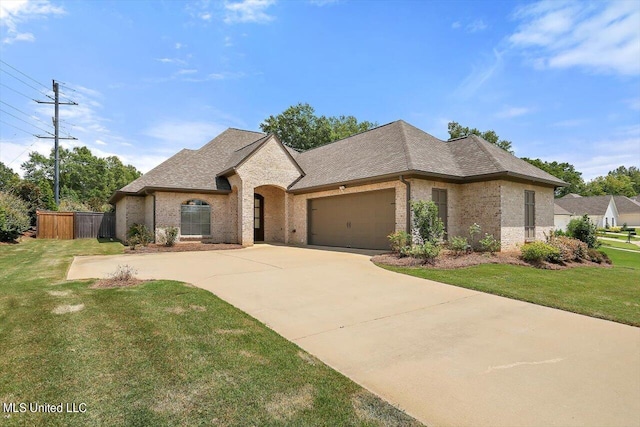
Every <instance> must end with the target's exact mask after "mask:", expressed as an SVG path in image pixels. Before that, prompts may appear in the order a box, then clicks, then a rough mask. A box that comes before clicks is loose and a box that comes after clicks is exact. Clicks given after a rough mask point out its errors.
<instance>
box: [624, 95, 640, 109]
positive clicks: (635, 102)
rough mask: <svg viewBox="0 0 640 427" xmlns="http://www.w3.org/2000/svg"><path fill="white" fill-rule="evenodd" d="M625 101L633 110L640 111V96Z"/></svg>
mask: <svg viewBox="0 0 640 427" xmlns="http://www.w3.org/2000/svg"><path fill="white" fill-rule="evenodd" d="M625 102H626V104H627V105H628V106H629V108H631V109H632V110H636V111H640V98H633V99H627V100H626V101H625Z"/></svg>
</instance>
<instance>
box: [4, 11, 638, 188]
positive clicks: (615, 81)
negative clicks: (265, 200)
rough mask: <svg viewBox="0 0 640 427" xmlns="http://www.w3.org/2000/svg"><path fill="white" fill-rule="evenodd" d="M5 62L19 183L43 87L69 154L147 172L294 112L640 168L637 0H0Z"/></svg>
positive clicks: (7, 136) (37, 142)
mask: <svg viewBox="0 0 640 427" xmlns="http://www.w3.org/2000/svg"><path fill="white" fill-rule="evenodd" d="M0 59H1V60H2V61H3V63H0V70H2V71H1V72H0V83H1V84H2V85H1V86H0V99H1V100H2V104H0V109H1V111H0V120H1V121H2V122H3V123H0V161H2V162H4V163H5V164H7V163H11V165H10V166H11V167H12V168H13V169H14V170H16V171H18V169H19V165H20V163H21V162H22V161H24V160H25V159H26V158H27V153H28V152H29V151H30V150H37V151H40V152H43V153H47V152H48V151H49V149H50V148H51V146H52V144H53V143H52V141H51V140H46V139H36V138H35V137H33V136H32V135H30V134H32V133H33V134H42V133H43V132H42V129H44V130H50V126H49V124H50V123H51V115H52V113H53V108H52V106H50V105H39V104H36V103H35V102H33V101H32V100H31V99H33V98H35V99H44V98H43V96H44V94H51V92H50V91H47V90H46V88H49V87H50V86H51V80H52V79H56V80H58V81H60V82H63V84H64V89H63V90H64V95H65V96H66V97H68V98H70V99H72V100H74V101H76V102H78V103H79V105H78V106H72V107H70V106H63V107H61V117H62V120H63V122H62V124H63V127H64V131H65V132H68V133H70V134H71V135H73V136H75V137H77V138H78V140H77V141H64V142H63V143H62V144H63V146H67V147H69V146H73V145H87V146H88V147H90V148H91V150H92V151H94V153H96V154H98V155H111V154H115V155H118V156H119V157H121V158H122V160H123V161H124V162H125V163H131V164H133V165H135V166H136V167H138V168H139V169H140V170H142V171H143V172H146V171H148V170H149V169H150V168H152V167H153V166H155V165H157V164H158V163H160V162H161V161H162V160H164V159H166V158H167V157H169V156H171V155H172V154H174V153H175V152H177V151H179V150H180V149H182V148H185V147H186V148H198V147H200V146H202V145H204V144H205V143H206V142H207V141H209V140H210V139H212V138H213V137H215V136H216V135H217V134H218V133H220V132H221V131H223V130H224V129H225V128H227V127H238V128H243V129H249V130H259V124H260V122H261V121H262V120H263V119H264V118H266V117H268V116H269V115H271V114H277V113H279V112H281V111H283V110H284V109H285V108H287V107H288V106H290V105H292V104H295V103H298V102H308V103H310V104H311V105H312V106H314V107H315V109H316V112H317V113H318V114H324V115H341V114H344V115H354V116H356V117H357V118H358V119H361V120H370V121H376V122H378V123H379V124H385V123H388V122H391V121H394V120H397V119H403V120H405V121H407V122H409V123H411V124H413V125H415V126H417V127H419V128H421V129H423V130H425V131H426V132H429V133H431V134H432V135H434V136H436V137H439V138H442V139H446V138H447V137H448V134H447V123H448V122H449V121H451V120H455V121H458V122H459V123H461V124H463V125H465V126H471V127H477V128H479V129H481V130H487V129H493V130H495V131H496V132H497V133H498V134H499V135H500V136H501V137H502V138H505V139H508V140H511V141H512V142H513V146H514V149H515V152H516V155H518V156H521V157H523V156H527V157H538V158H542V159H544V160H549V161H552V160H557V161H567V162H570V163H572V164H574V165H575V166H576V168H577V169H578V170H579V171H581V172H582V173H583V177H584V178H585V179H587V180H588V179H591V178H593V177H595V176H598V175H603V174H606V173H607V172H608V171H609V170H611V169H614V168H616V167H617V166H620V165H625V166H627V167H628V166H640V78H639V77H640V1H637V0H634V1H629V0H627V1H620V2H603V1H597V2H584V1H580V2H571V1H567V2H565V1H552V2H506V1H497V2H490V1H470V2H466V1H445V2H437V1H424V2H422V1H410V2H401V1H393V2H391V1H389V2H383V1H375V2H367V1H348V0H344V1H327V0H324V1H323V0H316V1H270V0H244V1H237V0H234V1H221V2H214V1H195V2H179V1H153V2H152V1H149V2H143V1H85V2H81V1H57V0H51V1H44V0H43V1H12V0H3V1H2V2H0ZM10 67H14V68H15V69H17V70H19V71H20V72H22V73H24V75H23V74H20V73H19V72H17V71H16V70H15V69H14V68H10ZM12 75H13V76H15V77H19V78H20V79H21V80H23V81H24V82H26V83H28V84H29V85H30V86H33V87H30V86H28V85H26V84H24V83H23V82H21V81H19V80H17V79H15V78H14V77H13V76H12ZM25 75H26V76H28V77H26V76H25ZM31 79H33V80H31ZM36 82H39V83H42V84H43V85H44V86H46V88H45V87H44V86H40V85H39V84H38V83H36ZM36 89H41V91H42V93H39V91H38V90H36ZM8 113H11V114H8ZM14 116H15V117H14ZM16 128H20V130H19V129H16ZM38 128H41V129H38Z"/></svg>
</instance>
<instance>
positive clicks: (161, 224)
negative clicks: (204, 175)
mask: <svg viewBox="0 0 640 427" xmlns="http://www.w3.org/2000/svg"><path fill="white" fill-rule="evenodd" d="M191 199H198V200H202V201H204V202H206V203H208V204H209V205H210V206H211V235H210V236H203V237H205V238H207V239H208V240H209V239H210V240H212V241H214V242H229V241H230V240H228V238H229V236H230V234H231V233H230V232H231V230H230V228H231V225H232V222H231V221H229V219H230V211H229V199H230V198H229V196H227V195H226V194H202V193H169V192H157V193H156V229H157V228H165V227H170V226H173V227H178V229H180V207H181V206H182V204H183V203H184V202H186V201H187V200H191Z"/></svg>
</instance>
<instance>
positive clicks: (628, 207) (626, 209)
mask: <svg viewBox="0 0 640 427" xmlns="http://www.w3.org/2000/svg"><path fill="white" fill-rule="evenodd" d="M613 201H614V202H616V208H617V209H618V213H619V214H629V213H640V203H639V202H636V201H635V200H633V199H631V198H629V197H625V196H613Z"/></svg>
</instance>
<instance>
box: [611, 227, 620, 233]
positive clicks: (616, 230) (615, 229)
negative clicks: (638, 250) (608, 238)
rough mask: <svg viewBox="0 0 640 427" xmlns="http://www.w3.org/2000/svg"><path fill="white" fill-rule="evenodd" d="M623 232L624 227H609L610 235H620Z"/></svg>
mask: <svg viewBox="0 0 640 427" xmlns="http://www.w3.org/2000/svg"><path fill="white" fill-rule="evenodd" d="M621 230H622V227H609V232H610V233H619V232H620V231H621Z"/></svg>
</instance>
